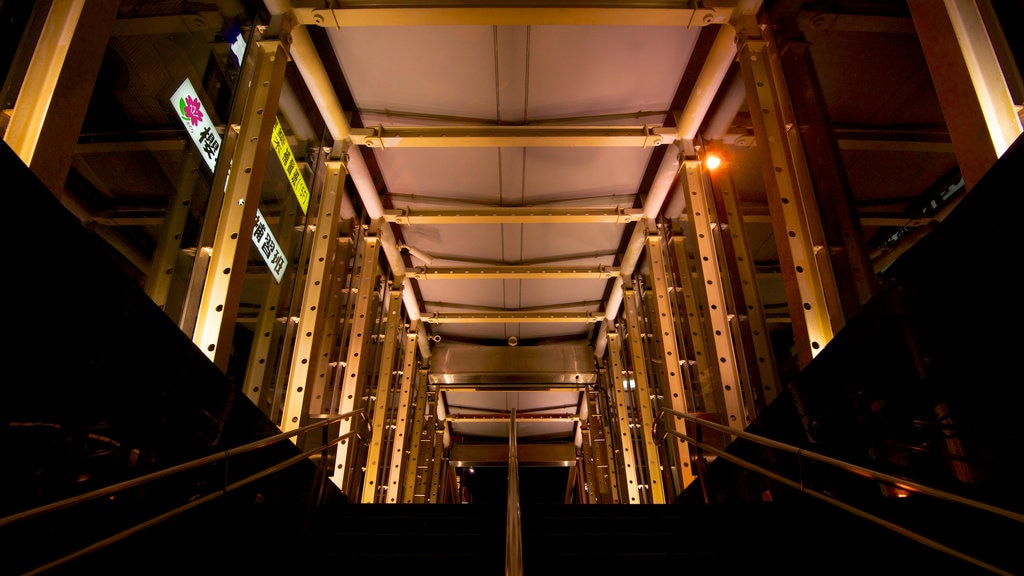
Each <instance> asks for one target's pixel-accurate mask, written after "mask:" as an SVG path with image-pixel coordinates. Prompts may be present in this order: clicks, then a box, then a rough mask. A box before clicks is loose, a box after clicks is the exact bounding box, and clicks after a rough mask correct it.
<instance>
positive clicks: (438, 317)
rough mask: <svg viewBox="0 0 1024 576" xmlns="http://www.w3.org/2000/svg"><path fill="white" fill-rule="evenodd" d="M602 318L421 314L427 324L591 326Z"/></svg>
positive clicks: (597, 314) (558, 314)
mask: <svg viewBox="0 0 1024 576" xmlns="http://www.w3.org/2000/svg"><path fill="white" fill-rule="evenodd" d="M603 318H604V313H603V312H551V313H547V314H538V313H534V312H478V313H465V314H456V313H452V314H443V313H439V312H434V313H431V314H423V315H422V316H421V319H422V320H423V321H424V322H427V323H429V324H494V323H505V322H519V323H523V324H526V323H531V324H537V323H557V322H564V323H573V322H579V323H588V324H593V323H596V322H598V321H599V320H602V319H603Z"/></svg>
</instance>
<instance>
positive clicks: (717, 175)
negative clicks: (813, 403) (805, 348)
mask: <svg viewBox="0 0 1024 576" xmlns="http://www.w3.org/2000/svg"><path fill="white" fill-rule="evenodd" d="M711 181H712V184H713V187H714V194H713V195H714V200H715V201H716V204H717V205H718V209H717V210H716V213H717V214H718V217H719V222H722V224H721V233H722V240H723V243H724V244H727V248H726V253H727V257H728V258H729V261H730V264H731V265H732V267H733V268H734V273H735V275H736V277H737V280H738V286H736V284H737V282H733V286H734V287H736V288H738V290H739V292H740V294H739V298H737V310H736V311H735V312H736V324H738V326H737V328H738V329H739V330H740V333H741V337H742V341H743V343H744V355H746V356H748V359H749V361H748V362H747V365H748V369H750V366H751V365H753V369H750V370H751V373H750V386H751V388H754V386H755V385H756V386H757V390H756V391H754V392H756V393H755V394H754V395H753V396H754V398H753V401H754V404H755V406H756V408H757V410H758V415H759V414H760V411H761V410H764V409H765V408H766V407H767V406H768V405H769V404H771V403H772V401H773V400H775V398H776V397H777V396H778V395H779V392H780V391H781V385H780V383H779V375H778V367H777V366H776V364H775V351H774V350H773V349H772V341H771V334H770V333H769V332H768V322H767V319H766V315H765V311H764V303H763V302H762V301H761V291H760V289H759V288H758V280H757V268H756V266H755V263H754V256H753V254H751V252H750V243H749V242H748V241H747V233H746V230H747V228H746V224H744V222H743V212H742V210H741V209H740V200H739V195H738V194H737V193H736V191H735V190H734V188H733V185H732V178H731V175H730V173H729V170H717V171H715V172H712V173H711ZM723 214H724V218H723V217H722V216H723ZM740 301H742V302H740ZM739 304H742V309H740V305H739ZM748 348H749V349H748Z"/></svg>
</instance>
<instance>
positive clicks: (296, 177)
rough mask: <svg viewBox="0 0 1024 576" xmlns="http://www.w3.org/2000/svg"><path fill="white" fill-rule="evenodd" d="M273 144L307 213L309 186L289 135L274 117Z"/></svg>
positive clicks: (300, 203)
mask: <svg viewBox="0 0 1024 576" xmlns="http://www.w3.org/2000/svg"><path fill="white" fill-rule="evenodd" d="M271 144H272V145H273V146H274V151H275V152H277V158H278V159H279V160H280V161H281V167H282V168H284V174H285V176H287V177H288V183H289V184H291V187H292V192H293V193H294V194H295V197H296V198H298V200H299V206H301V207H302V213H303V214H305V213H306V209H307V208H309V188H307V187H306V180H305V179H304V178H303V177H302V171H301V170H299V165H298V164H296V163H295V155H294V154H292V148H291V146H289V145H288V137H287V136H285V133H284V129H283V128H281V122H280V121H278V120H277V119H274V136H273V138H272V139H271Z"/></svg>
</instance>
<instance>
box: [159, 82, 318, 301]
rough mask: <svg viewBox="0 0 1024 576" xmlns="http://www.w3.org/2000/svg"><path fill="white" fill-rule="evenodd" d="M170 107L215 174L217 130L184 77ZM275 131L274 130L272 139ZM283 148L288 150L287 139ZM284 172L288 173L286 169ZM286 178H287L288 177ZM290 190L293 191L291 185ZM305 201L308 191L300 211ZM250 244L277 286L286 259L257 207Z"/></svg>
mask: <svg viewBox="0 0 1024 576" xmlns="http://www.w3.org/2000/svg"><path fill="white" fill-rule="evenodd" d="M171 106H173V107H174V109H175V110H176V111H177V112H178V116H179V117H180V118H181V123H182V124H184V125H185V129H186V130H187V131H188V133H189V135H190V136H191V137H192V141H193V142H195V145H196V146H197V147H198V148H199V150H200V151H201V152H202V154H203V158H204V159H205V160H206V164H207V166H209V167H210V170H211V171H216V170H217V155H218V153H219V152H220V142H221V141H220V133H219V132H217V128H216V127H214V125H213V122H211V121H210V116H209V114H207V113H206V110H204V109H203V103H202V102H201V101H200V100H199V95H198V94H197V93H196V89H195V88H194V87H193V86H192V82H191V81H190V80H189V79H188V78H185V80H184V81H183V82H182V83H181V85H180V86H178V89H177V90H175V91H174V94H173V95H172V96H171ZM276 128H277V130H280V125H277V126H276ZM277 130H275V131H274V135H275V138H276V136H277ZM281 135H282V137H283V136H284V132H283V131H282V132H281ZM284 147H285V148H288V142H287V140H286V141H285V144H284ZM277 148H278V146H277V145H276V144H275V145H274V149H275V150H276V149H277ZM288 156H289V158H290V157H291V148H288ZM278 157H279V158H280V157H281V152H278ZM291 162H292V164H293V165H294V164H295V160H294V158H292V160H291ZM281 163H282V166H283V165H285V164H284V159H283V158H282V160H281ZM295 172H296V173H298V167H296V168H295ZM285 173H288V170H287V169H286V170H285ZM289 179H291V177H290V176H289ZM299 181H300V182H302V189H303V190H306V182H305V181H304V180H303V179H302V176H301V174H300V175H299ZM292 187H293V189H294V187H295V185H294V183H293V184H292ZM308 202H309V191H308V190H306V203H305V204H303V205H302V206H303V208H302V209H303V211H305V209H306V204H308ZM300 203H301V199H300ZM252 241H253V244H255V245H256V249H257V250H259V253H260V255H261V256H263V261H264V262H266V263H267V267H268V268H270V272H271V274H273V275H274V279H275V280H277V283H278V284H280V283H281V278H282V277H283V276H284V271H285V268H287V266H288V260H287V259H286V258H285V256H284V254H283V253H282V252H281V247H280V246H279V245H278V244H277V239H276V238H274V233H273V232H271V230H270V226H269V225H268V224H267V221H266V219H265V218H263V213H262V212H260V211H259V208H257V209H256V224H255V225H254V226H253V228H252Z"/></svg>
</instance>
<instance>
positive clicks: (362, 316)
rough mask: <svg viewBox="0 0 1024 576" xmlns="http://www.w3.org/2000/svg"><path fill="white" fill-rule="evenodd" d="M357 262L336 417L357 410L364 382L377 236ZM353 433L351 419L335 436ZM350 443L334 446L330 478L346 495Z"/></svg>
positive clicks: (377, 263) (377, 260)
mask: <svg viewBox="0 0 1024 576" xmlns="http://www.w3.org/2000/svg"><path fill="white" fill-rule="evenodd" d="M356 258H357V260H356V272H355V273H356V274H357V275H358V278H359V279H358V286H357V287H356V293H355V297H356V302H355V309H354V310H353V314H352V318H353V322H352V326H351V330H350V336H349V342H348V351H347V352H346V361H345V365H344V366H343V367H342V369H343V370H344V371H345V374H344V377H343V378H342V384H341V404H340V406H339V407H338V413H339V414H345V413H348V412H351V411H353V410H355V409H356V408H357V407H358V406H357V399H358V395H357V394H358V392H359V389H360V385H361V383H362V381H363V380H364V379H365V378H366V372H367V368H364V367H363V360H364V359H365V358H366V352H367V351H369V348H370V340H371V338H370V333H371V332H372V331H373V325H374V322H375V319H374V318H373V314H372V310H373V307H372V306H371V301H370V299H371V298H376V297H377V296H376V291H375V290H374V288H375V287H376V285H377V275H378V273H379V268H380V239H379V238H377V237H376V236H364V237H363V241H362V246H361V247H360V249H359V253H358V254H357V257H356ZM352 429H353V426H352V420H351V418H346V419H344V420H342V421H341V423H340V427H339V431H338V434H339V435H342V436H343V435H345V434H347V433H348V432H350V431H351V430H352ZM351 445H352V443H351V442H349V439H345V440H341V441H340V442H339V443H338V445H337V451H336V453H335V459H334V462H335V467H336V470H335V471H334V474H333V475H332V476H331V481H332V482H333V483H334V484H335V485H336V486H337V487H338V488H340V489H341V491H342V492H345V493H346V494H347V493H348V481H349V479H350V476H351V475H352V474H351V473H352V470H351V468H350V467H349V465H348V464H349V462H348V458H349V448H350V447H351Z"/></svg>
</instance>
